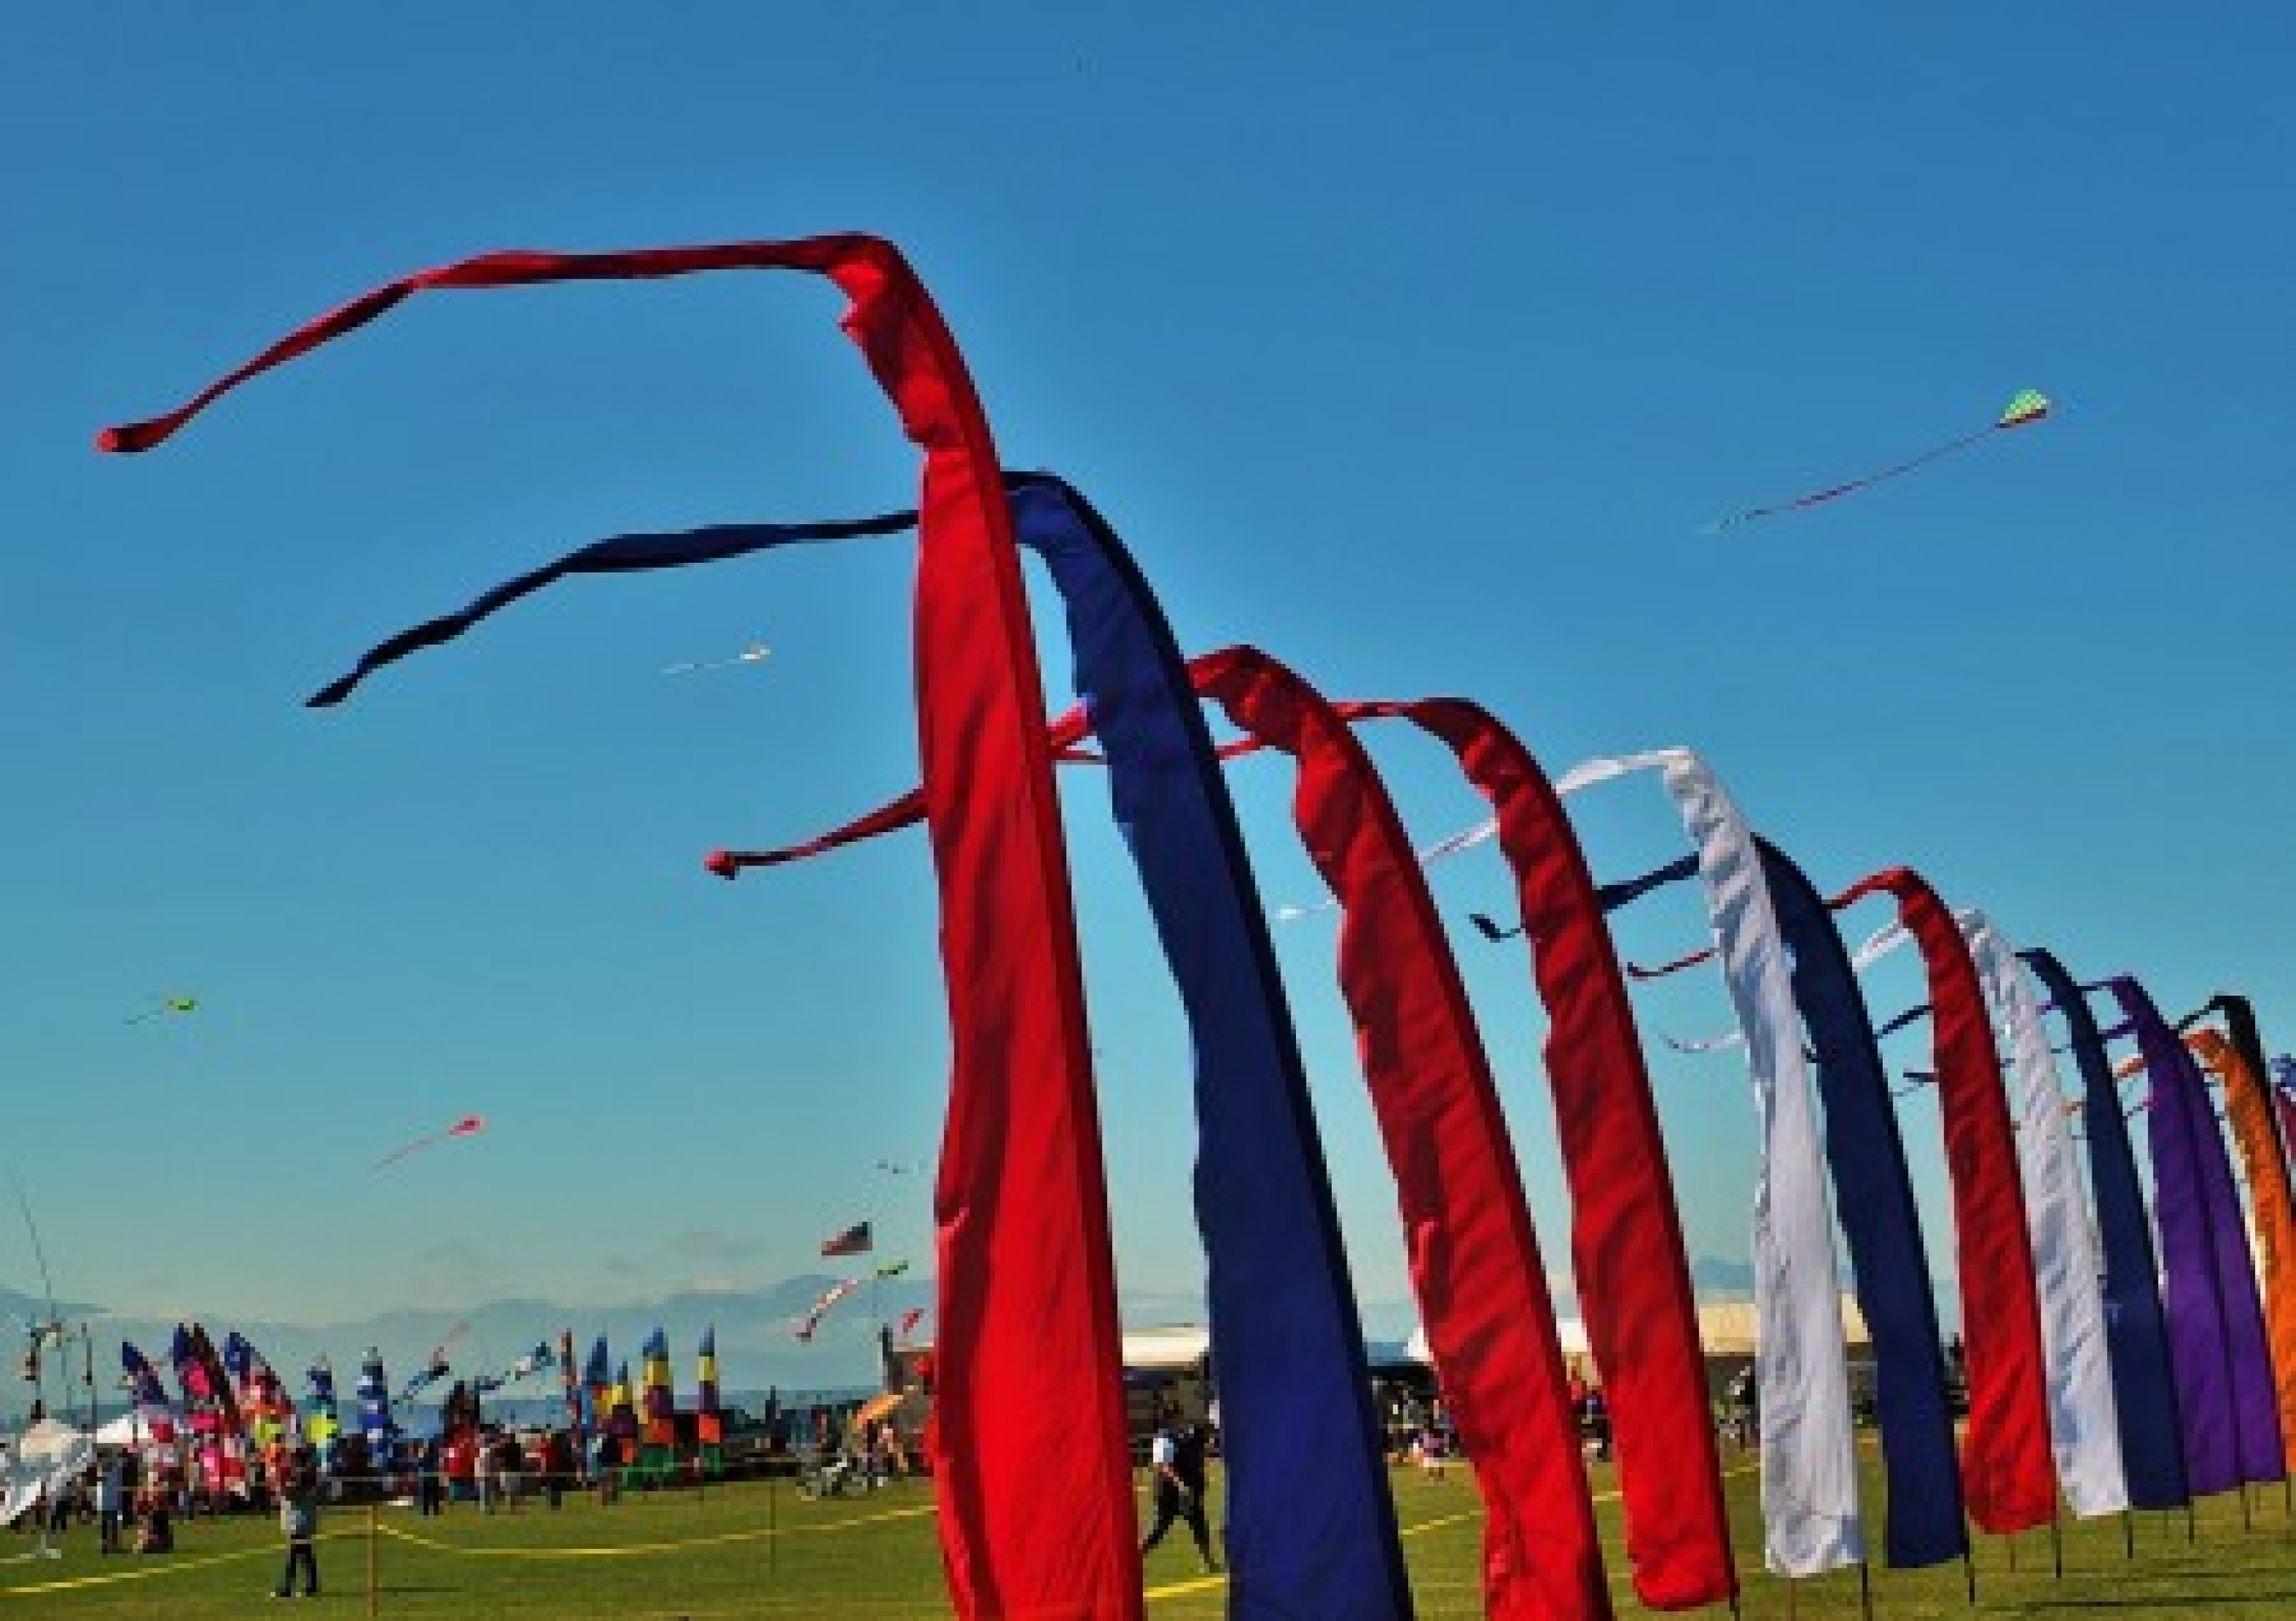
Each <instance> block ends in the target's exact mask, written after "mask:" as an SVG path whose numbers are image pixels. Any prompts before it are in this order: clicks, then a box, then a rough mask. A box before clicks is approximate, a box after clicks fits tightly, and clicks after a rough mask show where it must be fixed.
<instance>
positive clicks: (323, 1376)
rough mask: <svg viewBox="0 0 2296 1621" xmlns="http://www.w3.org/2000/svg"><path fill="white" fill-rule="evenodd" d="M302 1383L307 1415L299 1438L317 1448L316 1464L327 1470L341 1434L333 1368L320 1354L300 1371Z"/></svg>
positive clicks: (341, 1428)
mask: <svg viewBox="0 0 2296 1621" xmlns="http://www.w3.org/2000/svg"><path fill="white" fill-rule="evenodd" d="M303 1380H304V1383H305V1384H307V1385H308V1386H309V1387H310V1391H311V1396H310V1400H309V1401H308V1402H307V1404H306V1405H307V1407H308V1408H309V1412H307V1414H306V1415H305V1416H304V1420H303V1436H304V1438H305V1439H306V1440H307V1441H309V1442H310V1443H311V1445H314V1446H316V1447H317V1448H318V1449H319V1465H320V1467H321V1468H322V1469H324V1468H327V1467H329V1466H330V1464H331V1463H332V1461H333V1458H334V1451H335V1443H336V1441H337V1440H338V1439H340V1437H341V1436H342V1433H343V1424H342V1418H341V1416H340V1413H339V1412H338V1411H337V1407H336V1400H335V1370H334V1365H333V1364H332V1363H330V1362H328V1361H327V1359H326V1357H325V1356H324V1355H321V1356H317V1357H315V1358H313V1359H312V1362H311V1365H310V1366H309V1367H308V1368H306V1369H305V1370H304V1371H303Z"/></svg>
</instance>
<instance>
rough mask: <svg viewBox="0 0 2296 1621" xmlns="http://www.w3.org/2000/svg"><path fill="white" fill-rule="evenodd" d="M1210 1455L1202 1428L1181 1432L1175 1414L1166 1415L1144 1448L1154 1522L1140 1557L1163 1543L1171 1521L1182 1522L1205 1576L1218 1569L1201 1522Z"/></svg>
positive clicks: (1194, 1426) (1208, 1533) (1208, 1530)
mask: <svg viewBox="0 0 2296 1621" xmlns="http://www.w3.org/2000/svg"><path fill="white" fill-rule="evenodd" d="M1210 1453H1211V1434H1210V1431H1209V1430H1208V1429H1206V1428H1205V1426H1203V1425H1201V1424H1191V1425H1189V1426H1188V1427H1187V1428H1185V1429H1181V1428H1180V1427H1179V1422H1178V1420H1177V1416H1176V1415H1170V1414H1168V1415H1167V1416H1166V1418H1165V1420H1164V1422H1163V1424H1162V1425H1161V1426H1160V1427H1159V1428H1158V1429H1157V1431H1156V1438H1155V1440H1153V1441H1152V1442H1151V1443H1150V1444H1149V1447H1148V1467H1149V1469H1150V1470H1151V1471H1152V1475H1153V1479H1152V1486H1153V1487H1154V1490H1155V1494H1156V1496H1155V1501H1156V1523H1155V1524H1154V1525H1153V1526H1152V1527H1149V1531H1148V1535H1146V1536H1145V1537H1144V1538H1143V1539H1142V1540H1141V1543H1140V1557H1141V1558H1143V1559H1145V1558H1147V1557H1148V1554H1149V1553H1150V1551H1152V1550H1153V1549H1154V1548H1155V1546H1156V1544H1157V1543H1160V1542H1162V1541H1163V1540H1164V1534H1165V1533H1166V1532H1167V1531H1169V1530H1170V1529H1171V1528H1172V1522H1173V1521H1174V1520H1176V1519H1182V1520H1185V1521H1186V1522H1187V1525H1188V1534H1189V1535H1191V1536H1193V1537H1194V1538H1195V1540H1196V1557H1197V1560H1198V1561H1199V1562H1200V1563H1201V1565H1202V1567H1203V1569H1204V1572H1205V1574H1206V1575H1210V1574H1211V1573H1212V1572H1214V1571H1216V1570H1218V1568H1219V1561H1218V1560H1216V1559H1214V1558H1213V1557H1212V1537H1211V1528H1210V1526H1208V1525H1207V1524H1206V1523H1205V1521H1204V1477H1205V1473H1206V1470H1207V1468H1208V1465H1209V1461H1210Z"/></svg>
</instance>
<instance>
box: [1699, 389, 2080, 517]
mask: <svg viewBox="0 0 2296 1621" xmlns="http://www.w3.org/2000/svg"><path fill="white" fill-rule="evenodd" d="M2048 414H2049V402H2048V399H2047V398H2046V397H2045V396H2043V395H2041V394H2040V393H2038V392H2037V391H2035V390H2034V389H2023V390H2021V392H2020V393H2019V394H2018V395H2017V397H2015V398H2014V399H2013V400H2011V401H2010V402H2009V404H2008V405H2006V406H2005V407H2004V408H2003V410H2002V412H2001V414H2000V415H1999V416H1997V417H1996V418H1994V419H1993V421H1991V422H1988V423H1987V424H1986V425H1985V426H1984V427H1982V428H1980V429H1979V430H1977V431H1976V432H1974V433H1965V434H1964V435H1962V436H1961V438H1957V439H1953V440H1950V441H1948V443H1946V444H1943V445H1939V446H1934V447H1933V448H1931V449H1929V450H1925V451H1923V452H1922V454H1919V455H1917V456H1915V457H1913V458H1912V459H1911V460H1909V461H1905V462H1898V463H1892V464H1891V465H1890V466H1888V467H1882V468H1877V469H1875V470H1874V471H1872V472H1870V473H1860V474H1859V475H1858V476H1857V478H1855V479H1848V480H1846V481H1844V482H1842V483H1841V484H1834V485H1829V486H1828V487H1825V488H1824V489H1818V490H1812V491H1810V492H1809V493H1808V495H1796V496H1795V497H1794V498H1793V499H1792V500H1791V501H1780V502H1775V503H1772V504H1771V505H1768V506H1756V507H1749V508H1747V509H1746V510H1745V511H1744V512H1733V513H1731V514H1730V515H1729V516H1728V517H1726V518H1718V519H1716V520H1714V521H1713V522H1711V523H1708V524H1704V525H1702V526H1701V527H1700V532H1701V533H1702V534H1707V535H1718V534H1720V533H1721V532H1722V531H1723V530H1724V529H1734V528H1737V527H1738V526H1739V525H1740V524H1742V523H1752V522H1753V521H1754V520H1757V519H1761V518H1775V517H1777V516H1779V515H1780V514H1781V513H1784V512H1800V511H1802V510H1803V509H1804V508H1806V507H1813V506H1817V505H1820V504H1822V503H1825V502H1828V501H1832V500H1833V499H1834V498H1836V497H1837V496H1841V495H1850V494H1852V493H1854V492H1856V491H1857V490H1862V489H1866V488H1870V487H1872V486H1874V485H1876V484H1879V483H1881V482H1882V480H1883V479H1894V478H1896V477H1898V475H1899V474H1900V473H1909V472H1912V471H1914V470H1915V469H1916V468H1920V467H1926V466H1928V465H1929V464H1930V463H1932V462H1938V461H1942V460H1943V459H1944V458H1946V457H1947V456H1950V455H1957V454H1960V453H1961V452H1962V451H1964V450H1968V449H1970V448H1972V446H1976V445H1979V444H1980V443H1982V442H1983V441H1985V440H1986V439H1989V438H1992V437H1993V436H1994V435H1995V434H1997V433H2006V432H2008V431H2009V430H2011V429H2013V428H2023V427H2026V426H2028V425H2029V424H2030V423H2033V422H2039V421H2040V420H2041V419H2042V418H2043V417H2045V416H2046V415H2048Z"/></svg>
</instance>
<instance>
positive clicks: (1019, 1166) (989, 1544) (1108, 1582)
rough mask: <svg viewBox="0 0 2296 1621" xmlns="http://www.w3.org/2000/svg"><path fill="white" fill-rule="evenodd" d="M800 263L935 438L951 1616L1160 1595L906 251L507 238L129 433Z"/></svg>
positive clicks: (968, 405) (1001, 556)
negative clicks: (417, 306) (491, 328)
mask: <svg viewBox="0 0 2296 1621" xmlns="http://www.w3.org/2000/svg"><path fill="white" fill-rule="evenodd" d="M750 269H758V270H764V269H780V270H799V271H808V272H811V273H814V274H820V275H824V276H826V277H828V278H829V279H830V280H832V281H833V282H836V283H837V285H838V286H839V287H840V289H842V290H843V291H844V292H845V293H846V294H847V296H848V297H849V299H851V300H852V306H851V307H850V308H849V310H848V311H847V312H846V314H845V315H844V317H843V319H842V322H841V324H842V326H843V327H844V330H845V332H847V334H848V335H849V336H850V337H851V338H852V339H853V340H854V341H855V343H857V345H858V346H859V347H860V348H861V350H862V352H863V354H864V356H865V357H866V358H867V361H868V364H869V366H870V369H871V371H872V372H873V373H874V374H875V375H876V377H877V380H878V381H879V383H880V384H881V386H882V387H883V388H884V389H885V391H886V393H887V394H888V395H889V396H890V397H891V398H892V400H893V403H894V404H895V405H896V406H897V407H898V410H899V412H900V416H901V423H902V427H903V429H904V430H906V433H907V434H908V437H909V438H911V439H912V440H913V441H914V442H915V443H916V444H917V446H919V447H920V448H922V450H923V451H924V453H925V459H924V477H923V486H924V488H923V495H922V500H921V502H920V503H919V505H920V509H921V512H922V522H921V525H920V529H921V535H920V548H919V561H918V569H917V586H916V599H915V646H916V682H917V708H918V713H917V721H918V735H919V740H920V745H921V749H922V758H923V780H924V798H925V803H926V806H927V807H928V812H929V815H928V820H929V821H930V823H931V838H932V845H933V856H934V862H935V865H936V867H937V869H938V872H939V884H940V896H941V951H942V959H943V962H944V965H945V968H946V972H947V987H948V999H949V1009H950V1019H951V1024H952V1027H953V1028H952V1036H953V1045H954V1053H955V1056H954V1061H953V1065H952V1073H951V1076H950V1085H949V1107H948V1118H947V1125H946V1128H945V1135H944V1139H943V1147H942V1152H941V1156H940V1177H939V1184H938V1186H937V1187H936V1190H935V1195H934V1207H935V1216H936V1220H937V1222H938V1224H939V1240H938V1254H939V1303H938V1304H939V1314H940V1322H941V1332H940V1336H939V1340H940V1344H939V1356H940V1359H941V1364H942V1377H941V1378H940V1379H939V1386H938V1396H937V1398H936V1401H935V1404H934V1420H935V1421H934V1424H933V1426H932V1429H931V1438H930V1440H929V1443H928V1445H930V1446H931V1450H932V1453H933V1471H934V1474H935V1475H936V1477H937V1478H939V1482H940V1490H941V1494H942V1496H941V1510H942V1511H941V1514H940V1516H939V1528H940V1536H941V1548H942V1554H943V1559H944V1562H945V1564H946V1566H947V1572H948V1580H949V1586H950V1591H951V1596H952V1598H953V1599H954V1601H955V1607H956V1611H957V1614H958V1615H959V1616H960V1617H965V1618H966V1621H975V1618H979V1621H988V1618H991V1617H1006V1616H1014V1617H1018V1616H1027V1617H1031V1621H1035V1618H1037V1617H1062V1618H1067V1617H1075V1618H1077V1621H1117V1618H1119V1617H1122V1618H1128V1617H1138V1616H1139V1615H1141V1613H1142V1601H1141V1595H1140V1582H1139V1560H1138V1555H1137V1552H1136V1548H1135V1544H1134V1541H1133V1539H1134V1536H1135V1535H1136V1526H1135V1518H1134V1509H1133V1502H1132V1480H1131V1470H1130V1466H1129V1459H1128V1453H1127V1447H1126V1437H1125V1425H1124V1411H1123V1405H1122V1393H1121V1389H1120V1388H1119V1383H1118V1381H1117V1378H1116V1370H1117V1368H1118V1366H1119V1362H1120V1357H1121V1353H1120V1350H1119V1344H1120V1341H1119V1334H1118V1330H1117V1321H1116V1300H1115V1288H1114V1278H1113V1268H1112V1265H1111V1259H1110V1249H1109V1234H1108V1211H1107V1200H1106V1196H1105V1191H1104V1187H1103V1167H1102V1159H1101V1151H1100V1141H1099V1132H1098V1121H1097V1116H1096V1111H1095V1101H1094V1095H1093V1089H1092V1071H1091V1063H1090V1058H1089V1042H1088V1039H1087V1032H1086V1026H1085V1013H1084V998H1083V991H1082V975H1081V970H1080V968H1079V966H1078V959H1077V951H1076V928H1075V919H1074V916H1073V913H1072V912H1071V910H1070V899H1069V890H1068V872H1067V859H1066V855H1065V852H1064V850H1063V847H1062V842H1061V835H1060V822H1059V807H1058V803H1057V800H1056V799H1055V798H1054V790H1053V783H1052V763H1051V759H1050V757H1049V756H1048V754H1047V753H1046V748H1045V725H1044V708H1043V698H1042V692H1043V686H1042V682H1041V679H1040V676H1039V673H1038V669H1037V656H1036V648H1035V644H1034V642H1033V639H1032V637H1031V634H1030V630H1029V615H1028V602H1027V596H1026V594H1025V591H1024V589H1023V585H1022V582H1021V569H1020V562H1019V559H1018V556H1017V554H1016V553H1015V550H1014V546H1013V536H1012V530H1011V523H1010V517H1009V514H1008V512H1007V510H1006V506H1005V495H1004V489H1003V484H1002V474H1001V472H1000V471H999V469H998V466H997V462H996V447H995V445H994V443H993V442H992V440H991V438H990V437H989V432H988V422H987V419H986V417H985V415H984V414H983V413H982V411H981V409H980V401H979V399H978V398H977V397H976V396H975V395H974V392H973V389H972V380H971V378H970V377H969V375H968V374H967V373H966V371H965V367H964V360H963V357H962V356H961V355H960V354H959V353H958V350H957V348H956V344H955V340H953V339H952V338H951V336H950V335H949V332H948V330H947V327H946V325H945V324H944V323H942V320H941V317H940V315H939V311H938V310H937V309H936V308H935V307H934V306H933V303H932V300H931V298H930V297H929V296H928V294H927V293H926V291H925V290H924V288H923V286H922V283H920V282H918V280H917V279H916V277H915V275H914V273H913V272H912V271H911V270H910V268H909V266H908V265H907V263H906V261H905V260H904V259H903V258H901V256H900V254H899V252H898V250H895V249H894V248H893V247H892V246H891V245H890V244H889V243H887V242H881V241H878V240H876V239H874V238H871V237H867V236H860V235H840V236H824V237H815V238H810V239H807V240H803V241H797V242H732V243H720V244H714V245H708V246H701V247H690V248H672V249H651V250H638V251H632V252H606V253H552V252H528V251H512V252H503V253H490V254H484V255H480V257H478V258H471V259H465V260H463V261H461V262H460V263H457V264H453V265H447V266H439V267H437V268H434V269H430V270H426V271H422V272H419V273H417V274H414V275H411V276H408V277H406V278H405V279H403V280H401V281H398V282H391V283H390V284H389V285H388V286H385V287H381V288H378V289H376V290H375V291H372V292H369V293H367V294H365V295H364V296H363V297H361V298H358V299H354V300H352V301H351V302H350V303H348V304H346V305H344V306H342V307H340V308H339V309H337V310H335V311H333V312H332V313H331V314H329V315H324V316H322V317H320V318H319V319H318V320H316V321H314V322H312V323H309V324H308V325H307V326H304V327H302V328H301V329H299V331H297V332H293V333H291V334H290V335H289V336H288V337H286V338H285V339H283V340H281V341H279V342H278V343H276V344H275V345H273V346H272V347H271V348H268V349H266V350H265V351H264V352H263V353H262V354H260V355H258V356H256V357H255V358H254V359H253V360H251V361H250V362H249V363H248V364H245V365H243V366H242V367H241V368H239V370H237V371H235V372H234V373H231V374H229V375H228V376H226V377H224V378H223V379H221V380H220V381H217V382H215V383H212V384H210V385H209V387H208V388H206V389H202V390H201V392H200V393H199V394H198V395H196V396H195V397H193V398H192V399H191V400H190V401H189V402H188V403H187V404H185V405H182V406H180V407H178V408H177V409H176V410H174V411H171V412H168V413H166V414H164V415H161V416H159V417H155V418H152V419H151V420H149V421H147V422H136V423H131V424H127V425H126V426H122V427H118V428H113V429H111V430H107V431H106V432H105V433H103V434H102V436H101V437H100V438H99V439H98V441H97V442H98V444H99V446H101V447H102V448H103V449H106V450H118V451H136V450H147V449H150V448H151V447H152V446H155V445H158V444H160V442H162V441H163V440H165V439H166V438H168V436H169V435H171V434H173V433H174V432H175V431H176V430H177V429H179V428H181V427H182V426H183V425H184V423H185V422H189V421H190V420H191V419H192V418H193V416H195V415H197V414H198V413H200V412H201V411H202V410H203V409H205V408H206V407H207V406H208V405H209V404H211V403H212V402H213V401H214V400H216V399H217V397H220V396H221V395H223V394H224V393H225V392H227V391H228V390H230V389H234V388H235V387H237V386H238V385H239V384H241V383H242V382H244V381H247V380H249V379H250V378H252V377H255V376H257V375H258V374H259V373H263V372H266V371H268V370H270V369H271V368H272V367H274V366H277V365H281V364H284V363H285V362H287V361H290V360H292V359H294V358H295V357H296V356H299V355H303V354H306V353H307V352H309V351H310V350H312V349H315V348H318V347H319V346H320V345H322V344H324V343H326V342H328V341H329V340H332V339H334V338H337V337H340V336H341V335H343V334H344V333H346V332H351V331H353V330H355V329H357V328H358V327H360V326H363V325H365V323H368V322H369V321H372V320H373V319H374V318H375V317H376V316H378V315H381V314H383V313H384V312H385V311H387V310H389V309H390V308H391V307H393V306H395V305H397V304H398V303H399V302H400V301H401V300H403V299H406V298H407V297H408V296H410V295H411V294H413V293H415V292H418V291H424V290H427V289H480V288H500V287H516V286H526V285H531V284H535V283H539V282H570V281H599V280H628V279H652V278H658V277H665V276H677V275H687V274H700V273H705V272H709V271H717V270H750Z"/></svg>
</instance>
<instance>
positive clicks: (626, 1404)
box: [606, 1363, 638, 1447]
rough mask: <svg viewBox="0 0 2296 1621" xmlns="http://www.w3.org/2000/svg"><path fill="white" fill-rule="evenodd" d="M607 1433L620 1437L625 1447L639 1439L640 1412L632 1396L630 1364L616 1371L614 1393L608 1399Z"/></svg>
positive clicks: (623, 1364)
mask: <svg viewBox="0 0 2296 1621" xmlns="http://www.w3.org/2000/svg"><path fill="white" fill-rule="evenodd" d="M606 1432H607V1433H608V1434H609V1435H611V1436H614V1437H618V1438H619V1440H620V1441H621V1443H622V1445H624V1446H625V1447H627V1446H630V1445H633V1444H635V1442H636V1440H637V1438H638V1412H637V1405H636V1403H635V1399H634V1398H633V1397H632V1396H631V1394H630V1364H629V1363H622V1365H621V1366H620V1367H619V1368H617V1369H616V1370H615V1371H614V1388H613V1392H612V1394H611V1395H610V1396H608V1397H607V1411H606Z"/></svg>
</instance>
